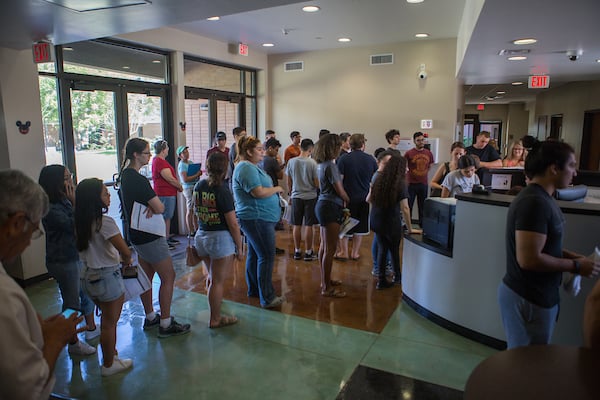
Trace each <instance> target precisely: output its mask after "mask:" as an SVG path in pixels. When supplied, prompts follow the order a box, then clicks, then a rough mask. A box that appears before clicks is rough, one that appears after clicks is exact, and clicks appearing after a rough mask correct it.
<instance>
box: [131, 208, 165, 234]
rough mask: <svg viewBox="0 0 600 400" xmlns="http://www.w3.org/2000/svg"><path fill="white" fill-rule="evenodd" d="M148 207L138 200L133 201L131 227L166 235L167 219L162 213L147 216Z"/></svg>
mask: <svg viewBox="0 0 600 400" xmlns="http://www.w3.org/2000/svg"><path fill="white" fill-rule="evenodd" d="M147 208H148V207H146V206H145V205H143V204H140V203H138V202H137V201H136V202H134V203H133V209H132V210H131V227H132V228H133V229H135V230H138V231H142V232H147V233H153V234H155V235H158V236H165V235H166V233H165V232H166V229H167V228H166V226H165V220H164V218H163V216H162V214H154V215H152V217H150V218H148V217H146V212H145V211H146V209H147Z"/></svg>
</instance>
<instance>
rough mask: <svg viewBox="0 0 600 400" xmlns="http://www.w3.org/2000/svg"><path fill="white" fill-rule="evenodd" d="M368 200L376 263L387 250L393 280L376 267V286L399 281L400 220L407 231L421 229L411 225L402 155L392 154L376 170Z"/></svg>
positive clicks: (378, 262)
mask: <svg viewBox="0 0 600 400" xmlns="http://www.w3.org/2000/svg"><path fill="white" fill-rule="evenodd" d="M367 201H369V202H370V203H371V215H370V222H371V230H373V232H375V233H376V234H377V265H380V266H381V265H385V259H386V256H387V254H388V252H389V253H390V254H391V255H392V267H393V268H394V282H388V281H387V280H386V279H385V268H379V277H378V281H377V289H385V288H389V287H392V286H394V284H397V285H400V283H401V279H402V278H401V274H400V242H401V241H402V234H403V231H404V230H403V229H402V222H403V220H404V223H405V224H406V227H407V229H408V233H422V231H421V230H420V229H413V227H412V225H411V221H410V208H409V206H408V185H407V184H406V159H405V158H404V157H402V156H400V155H392V156H391V157H390V158H389V160H388V161H387V163H386V165H385V167H384V168H383V170H382V171H380V172H378V175H377V177H376V178H375V180H374V183H373V186H372V187H371V191H370V192H369V195H368V196H367Z"/></svg>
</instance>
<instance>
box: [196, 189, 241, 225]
mask: <svg viewBox="0 0 600 400" xmlns="http://www.w3.org/2000/svg"><path fill="white" fill-rule="evenodd" d="M194 196H197V197H196V198H197V199H198V200H197V204H196V215H197V216H198V227H199V228H200V229H201V230H203V231H226V230H229V227H228V226H227V221H225V214H227V213H228V212H230V211H233V210H234V205H233V196H232V194H231V192H230V191H229V189H228V188H227V186H226V185H224V184H222V185H220V186H217V187H211V186H209V185H208V180H206V179H203V180H201V181H200V182H198V183H197V184H196V186H195V187H194Z"/></svg>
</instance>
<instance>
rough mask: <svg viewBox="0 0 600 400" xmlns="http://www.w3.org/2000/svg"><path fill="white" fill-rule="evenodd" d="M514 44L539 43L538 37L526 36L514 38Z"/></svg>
mask: <svg viewBox="0 0 600 400" xmlns="http://www.w3.org/2000/svg"><path fill="white" fill-rule="evenodd" d="M512 43H513V44H517V45H519V44H534V43H537V39H534V38H524V39H517V40H513V41H512Z"/></svg>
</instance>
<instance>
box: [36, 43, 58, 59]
mask: <svg viewBox="0 0 600 400" xmlns="http://www.w3.org/2000/svg"><path fill="white" fill-rule="evenodd" d="M32 51H33V62H34V63H36V64H42V63H49V62H54V47H53V46H52V43H49V42H37V43H34V44H33V46H32Z"/></svg>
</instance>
